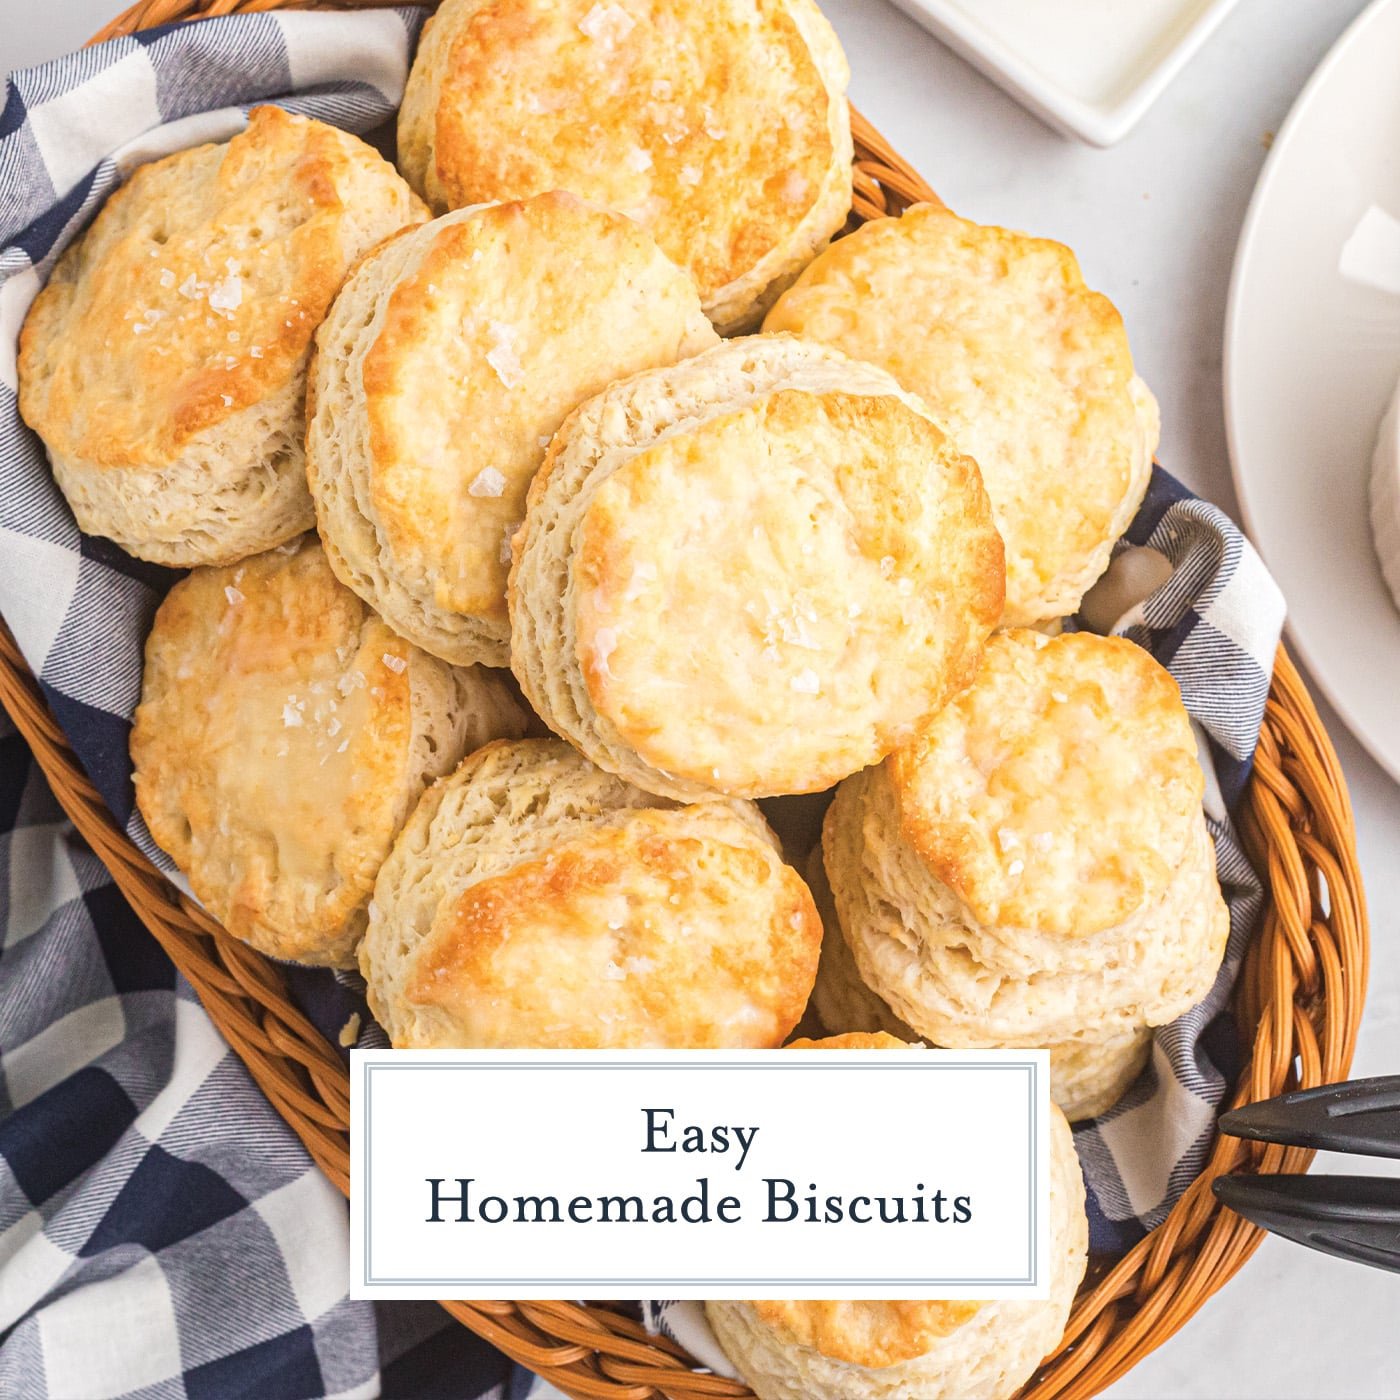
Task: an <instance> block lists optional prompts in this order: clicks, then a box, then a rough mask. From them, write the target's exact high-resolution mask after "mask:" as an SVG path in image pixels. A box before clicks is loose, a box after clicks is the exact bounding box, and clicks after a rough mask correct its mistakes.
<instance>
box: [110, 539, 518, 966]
mask: <svg viewBox="0 0 1400 1400" xmlns="http://www.w3.org/2000/svg"><path fill="white" fill-rule="evenodd" d="M524 728H525V715H524V712H523V711H522V709H521V708H520V706H519V705H518V704H516V702H515V701H514V699H513V698H512V697H511V694H510V691H509V689H508V688H507V686H506V685H505V683H504V682H503V681H502V680H501V679H500V678H499V677H497V676H494V675H492V674H491V673H490V672H488V671H482V670H475V669H474V670H460V669H456V668H453V667H451V666H447V665H445V664H444V663H443V662H441V661H439V660H437V658H436V657H432V656H428V655H427V654H426V653H424V652H422V651H419V650H418V649H417V648H416V647H412V646H409V645H408V644H407V643H406V642H404V641H403V640H402V639H401V638H399V637H398V636H396V635H395V634H394V633H393V632H391V631H390V630H389V628H387V627H386V626H385V625H384V624H383V623H382V622H381V621H380V620H379V619H378V618H377V617H375V616H374V614H373V613H371V612H370V611H369V609H368V608H366V607H365V606H364V604H363V603H361V602H360V600H359V599H358V598H357V597H355V595H354V594H353V593H351V592H350V591H349V590H348V589H345V588H342V587H341V585H340V584H339V583H337V582H336V579H335V576H334V575H333V574H332V573H331V571H330V568H329V567H328V566H327V564H326V560H325V556H324V554H323V553H322V552H321V548H320V546H319V545H318V544H317V543H316V540H315V536H308V537H306V538H304V539H302V540H300V541H298V542H296V543H293V544H290V545H284V546H282V547H281V548H280V549H276V550H272V551H270V552H268V553H266V554H259V555H257V556H255V557H254V558H251V559H248V560H246V561H245V562H244V563H242V564H239V565H236V566H226V567H223V568H209V569H196V570H195V571H194V572H193V573H191V574H190V575H188V577H186V578H185V579H184V580H182V581H181V582H180V583H177V584H176V585H175V587H174V588H172V589H171V590H170V593H169V594H168V595H167V596H166V599H165V601H164V602H163V603H162V604H161V606H160V610H159V611H158V612H157V614H156V620H155V624H154V626H153V627H152V629H151V634H150V636H149V638H148V639H147V641H146V674H145V684H144V687H143V691H142V697H141V703H140V705H139V706H138V707H137V709H136V722H135V727H134V728H133V730H132V735H131V758H132V763H133V765H134V769H135V772H134V775H133V776H134V780H135V784H136V800H137V803H138V805H139V806H140V809H141V815H142V816H143V817H145V819H146V825H147V826H148V827H149V828H150V831H151V835H152V836H153V837H154V838H155V840H156V842H157V843H158V844H159V845H160V846H161V847H162V848H163V849H164V850H165V851H167V852H168V853H169V854H170V856H171V857H172V858H173V860H174V861H175V864H176V865H177V866H179V868H180V869H181V870H182V871H184V873H185V874H186V875H187V876H188V877H189V881H190V884H191V886H192V887H193V889H194V892H195V894H196V895H197V896H198V897H199V899H200V901H201V902H202V903H203V904H204V905H205V907H206V908H207V909H208V910H209V911H210V913H212V914H213V915H214V916H215V917H216V918H217V919H219V921H220V922H221V923H222V924H223V925H224V927H225V928H226V929H228V931H229V932H230V933H232V934H234V935H235V936H236V937H238V938H241V939H243V940H244V941H246V942H248V943H250V944H252V945H253V947H255V948H258V949H260V950H261V951H262V952H264V953H268V954H271V955H272V956H273V957H277V958H290V959H293V960H295V961H297V962H307V963H317V964H328V965H331V966H336V967H347V966H353V964H354V957H353V954H354V949H355V945H356V944H357V943H358V942H359V939H360V935H361V934H362V933H363V931H364V926H365V918H366V904H367V901H368V899H369V895H370V890H371V888H372V887H373V884H374V877H375V875H376V874H377V873H378V871H379V867H380V865H381V864H382V863H383V860H384V858H385V856H387V855H388V853H389V847H390V845H391V843H392V842H393V839H394V836H395V835H396V834H397V832H398V830H399V828H400V827H401V826H402V825H403V823H404V821H405V820H406V818H407V817H408V815H409V813H410V811H412V809H413V804H414V803H415V802H416V801H417V799H418V797H419V795H420V794H421V793H422V792H423V790H424V788H425V787H426V786H427V785H428V783H429V782H431V781H432V780H433V779H434V778H436V777H437V776H438V775H439V774H441V773H443V772H445V771H447V770H448V769H449V768H451V767H452V765H453V764H455V763H456V762H457V760H458V759H459V758H461V756H462V755H463V754H464V753H466V752H468V751H469V750H471V749H473V748H476V747H477V746H478V745H480V744H483V743H485V742H486V741H487V740H488V739H494V738H497V737H500V736H502V735H515V734H520V733H522V732H523V731H524Z"/></svg>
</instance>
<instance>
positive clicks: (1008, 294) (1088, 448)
mask: <svg viewBox="0 0 1400 1400" xmlns="http://www.w3.org/2000/svg"><path fill="white" fill-rule="evenodd" d="M764 329H765V330H769V331H794V332H796V333H797V334H799V335H802V336H806V337H807V338H809V339H811V340H818V341H821V342H823V343H824V344H828V345H834V346H836V347H837V348H838V349H840V350H844V351H845V352H846V353H847V354H848V355H854V356H855V357H856V358H858V359H863V360H869V361H870V362H871V363H872V364H876V365H879V366H881V368H883V369H886V370H888V371H889V372H890V373H891V374H892V375H894V377H895V378H896V379H897V380H898V381H899V382H900V384H901V385H903V387H904V388H905V389H908V390H909V391H910V392H911V393H915V394H918V395H919V396H920V397H921V398H922V399H923V400H924V401H925V403H927V404H928V406H929V408H930V409H931V410H932V412H933V415H934V417H935V418H936V419H937V420H938V421H939V422H940V423H942V424H943V425H944V427H946V428H947V430H948V433H949V435H950V436H951V437H952V439H953V441H954V442H955V443H957V444H958V446H959V448H960V449H961V450H962V451H964V452H966V453H968V454H970V455H971V456H972V457H973V458H974V459H975V460H976V462H977V465H978V466H979V467H980V468H981V470H982V478H983V480H984V481H985V482H986V485H987V494H988V495H989V496H990V497H991V499H992V510H993V512H994V514H995V516H996V521H997V526H998V528H999V529H1000V531H1001V534H1002V538H1003V539H1004V540H1005V541H1006V619H1005V621H1006V625H1007V626H1008V627H1012V626H1015V627H1022V626H1029V625H1032V624H1034V623H1037V622H1043V621H1046V620H1049V619H1053V618H1058V617H1061V616H1064V615H1067V614H1069V613H1073V612H1075V611H1076V610H1077V608H1078V607H1079V601H1080V599H1081V598H1082V597H1083V596H1084V594H1085V592H1086V591H1087V590H1088V588H1089V586H1090V585H1091V584H1092V583H1093V582H1094V580H1095V579H1097V578H1098V577H1099V575H1100V574H1101V573H1103V571H1104V569H1105V568H1107V566H1108V560H1109V555H1110V552H1111V550H1112V547H1113V542H1114V541H1115V540H1116V539H1117V538H1118V537H1119V536H1120V535H1121V534H1122V533H1123V531H1124V530H1125V529H1126V528H1127V526H1128V524H1129V522H1130V521H1131V520H1132V518H1133V515H1134V513H1135V512H1136V511H1137V508H1138V506H1139V505H1140V504H1141V502H1142V497H1143V493H1144V492H1145V491H1146V489H1147V481H1148V478H1149V476H1150V475H1151V469H1152V454H1153V452H1154V451H1155V450H1156V447H1157V436H1158V426H1159V425H1158V415H1157V404H1156V401H1155V400H1154V399H1153V397H1152V395H1151V394H1150V393H1149V392H1148V390H1147V388H1146V386H1145V385H1144V384H1143V382H1142V380H1141V379H1139V378H1138V377H1137V375H1136V374H1135V373H1134V372H1133V360H1132V355H1131V354H1130V353H1129V350H1128V339H1127V336H1126V334H1125V333H1124V330H1123V321H1122V318H1121V317H1120V316H1119V314H1118V312H1117V311H1116V310H1115V308H1114V307H1113V304H1112V303H1111V302H1110V301H1109V300H1108V299H1107V298H1106V297H1103V296H1101V295H1099V293H1097V292H1093V291H1090V290H1089V289H1088V288H1087V287H1086V286H1085V285H1084V280H1083V277H1082V276H1081V274H1080V271H1079V264H1078V263H1077V262H1076V261H1075V257H1074V254H1073V253H1071V252H1070V251H1069V249H1068V248H1065V247H1062V246H1061V245H1060V244H1058V243H1051V242H1049V241H1047V240H1045V239H1041V238H1030V237H1028V236H1027V235H1025V234H1021V233H1013V232H1010V231H1009V230H1007V229H1000V228H989V227H984V226H982V225H979V224H974V223H970V222H969V221H968V220H966V219H960V218H958V217H957V215H955V214H952V213H950V212H949V211H948V210H946V209H943V208H941V207H939V206H935V205H930V204H917V205H915V206H913V207H912V208H911V209H909V210H908V211H907V212H906V213H905V214H904V215H903V216H902V217H901V218H887V219H874V220H871V221H870V222H869V223H867V224H864V225H862V227H860V228H859V229H857V230H856V231H855V232H854V233H852V234H851V235H849V236H848V237H846V238H843V239H841V240H840V241H839V242H838V243H835V244H833V245H832V247H831V248H830V249H828V250H827V251H826V252H825V253H823V254H822V255H821V256H820V257H819V258H818V259H817V260H816V261H815V262H813V263H812V264H811V266H809V267H808V268H807V270H806V271H805V272H804V273H803V274H802V276H801V277H800V278H799V280H798V281H797V283H796V284H795V285H794V286H793V287H791V288H790V289H789V290H788V291H787V292H785V293H784V294H783V296H782V297H781V299H780V300H779V301H778V303H777V304H776V305H775V306H774V307H773V309H772V310H771V311H770V312H769V314H768V317H767V320H766V321H765V323H764Z"/></svg>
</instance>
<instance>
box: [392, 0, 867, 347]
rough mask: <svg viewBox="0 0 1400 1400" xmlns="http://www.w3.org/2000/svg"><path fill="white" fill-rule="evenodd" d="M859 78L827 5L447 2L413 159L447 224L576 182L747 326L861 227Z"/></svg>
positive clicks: (409, 126)
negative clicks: (856, 134) (849, 87)
mask: <svg viewBox="0 0 1400 1400" xmlns="http://www.w3.org/2000/svg"><path fill="white" fill-rule="evenodd" d="M849 76H850V75H849V70H848V68H847V66H846V59H845V55H844V54H843V53H842V52H841V48H840V45H839V43H838V42H837V39H836V35H835V33H834V32H833V31H832V28H831V26H830V24H828V23H827V21H826V19H825V18H824V17H823V15H822V14H821V12H820V11H819V10H818V9H817V7H816V5H814V4H812V3H811V0H707V3H705V4H703V5H700V4H690V3H686V0H562V3H561V2H559V0H555V3H546V0H447V3H446V4H444V5H443V6H442V8H441V9H440V10H439V11H438V13H437V15H436V17H435V18H434V19H432V20H430V21H429V23H428V26H427V28H426V30H425V31H424V34H423V41H422V43H421V45H420V46H419V50H418V56H417V59H416V60H415V62H414V65H413V72H412V74H411V75H410V77H409V81H408V88H407V91H406V92H405V93H404V102H403V109H402V111H401V113H400V116H399V163H400V166H401V168H402V169H403V172H404V174H405V175H406V176H407V177H408V180H409V182H410V183H411V184H412V185H413V186H414V188H415V189H417V190H418V191H419V192H420V193H421V194H423V196H424V197H425V198H426V199H427V200H428V201H429V202H430V203H431V204H432V205H433V206H434V207H435V209H437V210H438V211H439V212H441V211H442V210H445V209H453V208H459V207H461V206H463V205H468V204H475V203H478V202H480V201H482V200H493V199H520V198H524V197H526V196H528V195H534V194H540V193H543V192H544V191H546V190H553V189H566V190H572V191H573V192H574V193H575V194H578V195H580V196H582V197H583V198H584V199H587V200H589V201H590V202H592V203H594V204H597V205H600V206H602V207H604V208H607V209H616V210H617V211H618V212H619V213H623V214H626V215H627V216H628V217H630V218H633V219H635V220H636V221H637V222H638V223H640V224H641V225H642V226H643V227H644V228H646V229H648V230H650V232H651V233H652V234H653V236H654V237H655V238H656V241H657V242H658V243H660V245H661V247H662V248H663V249H664V250H665V251H666V253H667V254H668V255H669V256H670V257H671V258H673V259H674V260H675V261H676V262H677V263H679V264H680V265H681V266H682V267H684V268H685V269H686V270H687V271H688V272H689V273H690V274H691V275H692V276H693V277H694V279H695V281H696V283H697V285H698V286H699V288H700V295H701V298H702V300H703V301H704V303H705V309H706V311H707V312H708V313H709V315H710V317H711V318H712V319H713V321H714V323H715V325H716V326H717V327H718V328H719V329H720V330H721V331H725V332H730V331H734V330H738V329H743V328H744V327H745V326H748V325H752V324H753V323H754V322H755V321H757V319H758V317H759V316H761V315H762V312H763V308H764V306H765V305H767V303H768V302H769V301H770V300H771V298H772V296H773V295H774V294H776V292H777V291H778V290H779V289H781V287H783V286H785V285H786V284H787V283H788V282H789V281H791V279H792V277H793V276H794V275H795V274H796V273H797V272H798V271H799V270H800V269H801V268H802V267H803V265H804V264H805V263H806V262H807V261H808V260H809V259H810V258H811V257H812V255H813V254H814V253H815V252H816V251H817V250H818V249H819V248H821V247H822V246H823V245H824V244H825V243H826V241H827V240H828V239H829V238H830V237H831V236H832V234H834V233H835V232H836V231H837V230H838V229H839V228H840V227H841V225H842V223H843V222H844V221H845V218H846V213H847V211H848V210H849V209H850V206H851V133H850V119H849V115H848V111H847V107H846V99H845V90H846V83H847V81H848V79H849Z"/></svg>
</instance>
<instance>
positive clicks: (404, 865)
mask: <svg viewBox="0 0 1400 1400" xmlns="http://www.w3.org/2000/svg"><path fill="white" fill-rule="evenodd" d="M820 940H821V934H820V925H819V922H818V919H817V915H816V911H815V909H814V908H813V907H812V899H811V896H810V895H809V894H808V893H807V889H806V886H805V885H803V883H802V881H801V880H800V879H799V878H798V876H797V873H796V872H795V871H793V870H791V869H789V867H787V866H786V865H784V864H783V862H782V859H781V857H780V856H779V854H778V850H777V842H776V841H775V840H774V838H773V835H772V833H771V832H770V831H769V830H768V828H767V826H766V825H765V824H764V821H763V818H762V817H761V816H760V815H759V813H758V809H757V808H756V807H753V806H751V805H750V804H748V803H743V802H727V801H721V800H711V801H708V802H702V803H697V804H695V805H693V806H688V807H679V806H677V805H676V804H674V803H672V802H668V801H666V800H665V799H663V798H657V797H653V796H651V795H649V794H647V793H644V792H641V791H640V790H639V789H637V788H634V787H631V786H629V785H628V784H627V783H625V782H623V781H621V780H620V779H618V778H615V777H613V776H612V775H611V774H608V773H604V772H602V771H601V770H599V769H598V768H595V767H594V766H593V765H592V764H591V763H589V762H588V761H587V760H586V759H584V758H583V757H581V756H580V755H579V754H577V753H575V752H574V750H572V749H571V748H569V747H568V746H567V745H566V744H561V743H560V742H559V741H558V740H555V739H536V740H524V741H522V742H519V743H502V744H492V745H489V746H488V747H486V748H485V749H482V750H481V751H480V752H479V753H477V754H474V755H473V756H472V757H470V758H469V759H467V760H466V761H465V762H464V763H463V764H462V766H461V767H460V768H459V769H458V770H457V771H456V772H455V773H453V774H452V775H451V777H449V778H446V779H444V780H443V781H441V782H439V783H437V784H436V785H435V786H433V787H432V788H430V789H429V790H428V792H427V793H426V794H425V795H424V797H423V799H422V801H421V802H420V803H419V805H418V808H417V810H416V811H415V812H414V814H413V816H412V817H411V818H410V819H409V822H408V824H407V825H406V826H405V828H404V830H403V833H402V835H401V836H400V838H399V840H398V842H397V843H396V845H395V847H394V852H393V854H392V855H391V856H390V857H389V859H388V861H387V862H386V863H385V865H384V868H383V870H382V871H381V872H380V876H379V879H378V881H377V883H376V885H375V890H374V902H373V904H372V905H371V907H370V921H369V929H368V932H367V934H366V937H365V941H364V943H363V944H362V945H361V948H360V968H361V970H362V971H363V973H364V976H365V981H366V982H367V983H368V988H369V1003H370V1008H371V1010H372V1011H373V1012H374V1014H375V1017H376V1019H377V1020H378V1021H379V1022H380V1024H381V1025H383V1026H384V1028H385V1029H386V1030H387V1031H388V1032H389V1036H390V1039H391V1040H392V1041H393V1043H394V1045H395V1046H397V1047H399V1048H409V1049H425V1048H429V1049H430V1048H447V1047H454V1046H461V1047H483V1046H484V1047H493V1046H494V1047H501V1048H513V1047H519V1048H524V1047H540V1048H557V1049H570V1050H579V1049H593V1048H613V1047H619V1048H620V1047H655V1048H671V1049H704V1048H724V1047H732V1048H745V1047H748V1048H755V1049H762V1048H768V1047H773V1046H777V1045H780V1044H781V1043H782V1041H783V1038H784V1037H785V1036H786V1035H787V1034H788V1033H789V1032H790V1031H791V1030H792V1028H793V1026H794V1025H796V1023H797V1020H798V1017H799V1016H801V1014H802V1008H803V1007H804V1006H805V1005H806V1002H807V996H808V993H809V992H810V991H811V988H812V979H813V977H814V976H815V974H816V967H817V951H818V947H819V945H820Z"/></svg>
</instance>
